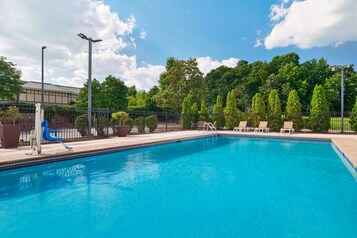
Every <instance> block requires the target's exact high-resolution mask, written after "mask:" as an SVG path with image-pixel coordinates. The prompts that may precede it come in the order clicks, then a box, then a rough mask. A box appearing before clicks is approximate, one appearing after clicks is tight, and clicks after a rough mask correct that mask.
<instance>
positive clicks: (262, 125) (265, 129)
mask: <svg viewBox="0 0 357 238" xmlns="http://www.w3.org/2000/svg"><path fill="white" fill-rule="evenodd" d="M255 131H261V132H269V128H268V122H267V121H261V122H259V126H258V127H256V128H254V132H255Z"/></svg>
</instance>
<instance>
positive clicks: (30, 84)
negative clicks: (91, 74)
mask: <svg viewBox="0 0 357 238" xmlns="http://www.w3.org/2000/svg"><path fill="white" fill-rule="evenodd" d="M23 82H24V84H23V85H22V87H23V89H32V90H41V89H42V84H41V82H34V81H23ZM44 89H45V91H49V92H58V93H71V94H76V95H78V94H79V90H80V88H76V87H69V86H63V85H56V84H51V83H44Z"/></svg>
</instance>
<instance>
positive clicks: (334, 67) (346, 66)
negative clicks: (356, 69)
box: [331, 64, 353, 133]
mask: <svg viewBox="0 0 357 238" xmlns="http://www.w3.org/2000/svg"><path fill="white" fill-rule="evenodd" d="M352 67H353V64H349V65H340V66H333V67H332V68H331V70H332V71H337V70H338V69H341V133H343V116H344V115H343V114H344V97H345V95H344V94H345V88H344V75H343V70H344V69H347V68H352Z"/></svg>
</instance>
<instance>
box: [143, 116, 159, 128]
mask: <svg viewBox="0 0 357 238" xmlns="http://www.w3.org/2000/svg"><path fill="white" fill-rule="evenodd" d="M145 121H146V126H147V127H148V128H149V131H150V132H153V131H155V129H156V128H157V123H158V121H159V120H158V118H157V116H156V115H150V116H147V117H146V118H145Z"/></svg>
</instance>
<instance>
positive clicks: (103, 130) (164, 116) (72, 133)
mask: <svg viewBox="0 0 357 238" xmlns="http://www.w3.org/2000/svg"><path fill="white" fill-rule="evenodd" d="M9 106H17V107H18V108H19V110H20V112H21V118H20V120H19V124H20V125H21V129H22V132H21V137H20V145H29V138H30V134H31V131H32V130H34V128H35V105H33V104H9V103H2V104H0V111H3V110H6V109H7V108H8V107H9ZM43 109H44V119H45V120H47V121H48V123H49V127H50V128H53V129H56V130H60V132H56V134H55V136H57V137H61V138H63V139H64V141H67V142H68V141H82V140H89V139H91V140H92V139H101V138H108V137H110V136H113V135H114V128H112V125H110V119H111V115H112V113H114V112H116V111H112V110H108V109H92V117H93V120H92V130H91V135H88V133H81V131H80V130H79V129H78V128H77V127H76V126H75V121H76V119H77V118H78V117H79V116H81V115H83V116H84V117H85V115H86V114H87V108H76V107H73V106H56V105H51V106H44V108H43ZM127 113H128V114H129V116H130V118H132V119H135V118H137V117H147V116H149V115H157V118H158V125H157V128H156V129H155V131H154V132H155V133H158V132H168V131H179V130H182V126H181V114H179V113H169V112H145V111H127ZM326 115H328V117H329V125H328V127H327V129H324V130H317V129H314V128H312V127H311V125H310V117H311V115H310V113H302V118H301V125H300V130H299V131H300V132H304V133H309V132H319V133H320V132H322V133H341V132H343V133H355V132H354V131H353V130H352V128H351V124H350V113H349V112H345V113H344V123H343V130H342V129H341V128H342V123H341V113H340V112H330V113H328V114H323V115H319V116H321V117H323V116H326ZM222 116H224V115H222ZM255 116H256V115H254V114H251V113H238V115H237V118H238V119H239V120H247V121H248V125H249V126H252V127H254V126H256V125H253V124H254V122H253V119H254V117H255ZM192 118H194V116H192ZM196 118H197V117H196ZM279 118H281V124H282V122H283V121H284V120H285V121H286V120H288V118H287V117H286V115H285V114H279ZM259 119H260V120H261V121H263V120H267V121H269V120H270V118H269V115H266V114H265V115H264V117H261V118H259ZM210 120H211V122H214V117H213V116H212V115H210ZM239 120H238V121H239ZM268 127H269V124H268ZM85 128H86V127H85ZM278 128H279V127H278ZM222 129H224V128H222ZM276 130H278V129H276ZM85 131H86V132H87V130H86V129H85ZM130 133H131V134H136V133H139V132H138V129H137V127H136V126H135V125H134V127H133V128H132V130H131V132H130ZM44 143H51V142H44Z"/></svg>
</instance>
